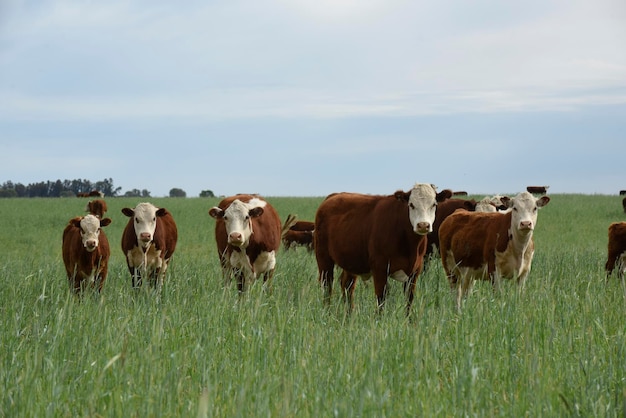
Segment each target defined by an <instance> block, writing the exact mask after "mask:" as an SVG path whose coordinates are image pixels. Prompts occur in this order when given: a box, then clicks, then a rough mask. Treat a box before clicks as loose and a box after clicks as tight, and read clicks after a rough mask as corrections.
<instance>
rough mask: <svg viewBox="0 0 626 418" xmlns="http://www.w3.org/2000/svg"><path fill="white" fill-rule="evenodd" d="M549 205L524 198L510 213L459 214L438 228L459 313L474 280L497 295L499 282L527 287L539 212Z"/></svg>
mask: <svg viewBox="0 0 626 418" xmlns="http://www.w3.org/2000/svg"><path fill="white" fill-rule="evenodd" d="M549 201H550V198H549V197H548V196H543V197H541V198H538V199H537V198H535V197H534V196H533V195H532V194H530V193H528V192H522V193H520V194H518V195H517V196H515V197H514V198H512V199H510V200H509V202H508V206H509V208H510V209H511V210H510V211H507V212H493V213H485V212H467V211H457V212H455V213H453V214H452V215H450V216H449V217H448V218H447V219H446V220H445V221H443V223H442V224H441V227H440V228H439V245H440V249H441V261H442V263H443V268H444V270H445V272H446V275H447V277H448V280H449V282H450V287H451V289H452V291H453V292H455V293H456V305H457V309H459V310H460V309H461V303H462V301H463V298H464V297H465V296H466V295H467V293H468V292H469V291H470V290H471V288H472V285H473V283H474V281H475V280H490V281H491V282H492V283H493V285H494V289H498V287H499V284H500V279H501V278H517V281H518V283H519V284H520V285H521V286H522V287H523V284H524V281H525V280H526V277H527V276H528V273H529V272H530V267H531V263H532V260H533V255H534V251H535V245H534V242H533V231H534V229H535V226H536V225H537V211H538V210H539V208H541V207H543V206H545V205H547V204H548V202H549Z"/></svg>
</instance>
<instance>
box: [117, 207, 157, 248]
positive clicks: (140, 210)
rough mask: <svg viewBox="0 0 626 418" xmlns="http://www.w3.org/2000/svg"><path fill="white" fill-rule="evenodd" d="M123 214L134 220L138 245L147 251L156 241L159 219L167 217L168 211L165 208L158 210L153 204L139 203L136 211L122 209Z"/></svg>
mask: <svg viewBox="0 0 626 418" xmlns="http://www.w3.org/2000/svg"><path fill="white" fill-rule="evenodd" d="M122 213H123V214H124V215H126V216H128V217H129V218H133V226H134V228H135V235H136V236H137V243H138V244H139V245H140V246H141V247H142V248H143V249H146V248H148V247H149V246H150V243H151V242H152V240H153V239H154V231H155V230H156V225H157V217H159V216H163V215H165V214H166V213H167V211H166V210H165V209H163V208H157V207H156V206H154V205H153V204H152V203H139V204H138V205H137V206H136V207H135V209H130V208H124V209H122Z"/></svg>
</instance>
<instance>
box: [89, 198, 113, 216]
mask: <svg viewBox="0 0 626 418" xmlns="http://www.w3.org/2000/svg"><path fill="white" fill-rule="evenodd" d="M107 210H108V208H107V204H106V202H105V201H104V200H101V199H95V200H90V201H89V202H87V206H86V207H85V212H89V213H91V214H92V215H94V216H96V217H98V218H100V219H102V218H103V217H104V214H105V213H106V211H107Z"/></svg>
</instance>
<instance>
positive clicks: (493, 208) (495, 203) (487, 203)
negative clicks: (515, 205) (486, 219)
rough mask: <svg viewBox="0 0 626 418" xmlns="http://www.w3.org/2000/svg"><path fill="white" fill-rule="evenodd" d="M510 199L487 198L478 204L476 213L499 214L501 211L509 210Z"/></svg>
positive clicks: (506, 197) (502, 197)
mask: <svg viewBox="0 0 626 418" xmlns="http://www.w3.org/2000/svg"><path fill="white" fill-rule="evenodd" d="M509 200H510V198H509V197H508V196H500V195H494V196H485V197H484V198H482V199H481V200H479V201H478V203H476V208H475V211H476V212H497V211H499V210H501V211H504V210H507V209H508V204H509V203H508V202H509Z"/></svg>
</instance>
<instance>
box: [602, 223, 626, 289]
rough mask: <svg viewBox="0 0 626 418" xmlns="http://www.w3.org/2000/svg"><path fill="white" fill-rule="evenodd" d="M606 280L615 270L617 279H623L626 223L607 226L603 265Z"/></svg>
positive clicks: (625, 260)
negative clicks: (607, 236)
mask: <svg viewBox="0 0 626 418" xmlns="http://www.w3.org/2000/svg"><path fill="white" fill-rule="evenodd" d="M604 268H605V270H606V275H607V278H608V277H609V276H610V275H611V273H613V270H614V269H615V268H617V272H618V277H619V278H620V279H623V278H624V273H626V222H613V223H612V224H611V225H610V226H609V248H608V257H607V260H606V264H605V265H604Z"/></svg>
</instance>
